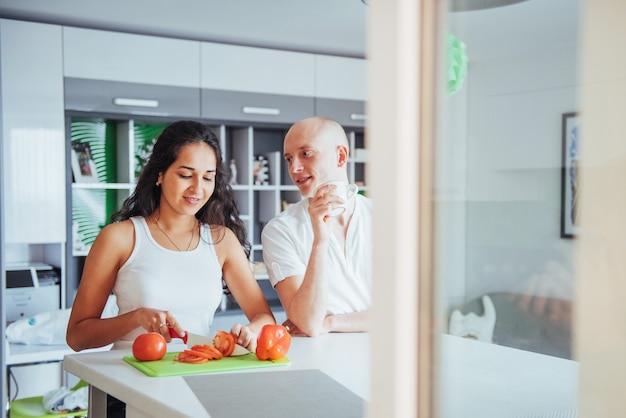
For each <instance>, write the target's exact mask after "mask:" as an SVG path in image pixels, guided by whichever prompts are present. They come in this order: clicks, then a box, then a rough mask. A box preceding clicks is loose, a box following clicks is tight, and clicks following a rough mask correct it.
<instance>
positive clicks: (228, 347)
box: [213, 331, 237, 357]
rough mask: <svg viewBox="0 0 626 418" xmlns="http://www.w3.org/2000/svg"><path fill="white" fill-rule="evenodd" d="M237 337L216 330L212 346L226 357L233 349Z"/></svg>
mask: <svg viewBox="0 0 626 418" xmlns="http://www.w3.org/2000/svg"><path fill="white" fill-rule="evenodd" d="M235 344H237V339H236V338H235V336H234V335H233V334H231V333H230V332H226V331H217V332H216V333H215V338H213V346H215V348H217V349H218V350H219V351H220V353H222V355H223V356H224V357H228V356H230V355H231V354H233V351H235Z"/></svg>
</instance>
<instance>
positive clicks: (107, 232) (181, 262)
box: [67, 121, 275, 351]
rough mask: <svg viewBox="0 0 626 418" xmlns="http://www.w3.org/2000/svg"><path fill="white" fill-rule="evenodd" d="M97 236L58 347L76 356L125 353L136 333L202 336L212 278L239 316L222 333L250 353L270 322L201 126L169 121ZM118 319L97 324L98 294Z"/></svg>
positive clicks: (210, 136)
mask: <svg viewBox="0 0 626 418" xmlns="http://www.w3.org/2000/svg"><path fill="white" fill-rule="evenodd" d="M112 220H114V221H117V222H115V223H112V224H110V225H107V226H106V227H105V228H103V229H102V231H101V232H100V234H99V235H98V237H97V238H96V240H95V242H94V243H93V245H92V247H91V251H90V252H89V255H88V256H87V259H86V262H85V267H84V270H83V276H82V279H81V282H80V285H79V287H78V292H77V294H76V298H75V300H74V304H73V307H72V313H71V316H70V319H69V323H68V329H67V343H68V344H69V345H70V347H72V348H73V349H74V350H76V351H80V350H84V349H87V348H94V347H102V346H105V345H108V344H111V343H115V344H114V348H124V347H130V346H131V345H132V342H133V341H134V339H135V338H136V337H137V336H138V335H140V334H142V333H145V332H151V331H153V332H158V333H160V334H162V335H163V336H164V337H165V339H166V340H167V341H168V342H169V341H171V338H170V334H169V330H168V325H170V326H171V327H173V328H174V329H175V330H176V331H177V332H178V333H179V334H180V335H182V333H184V332H185V331H190V332H193V333H197V334H202V335H206V336H209V335H210V334H209V326H210V324H211V322H212V321H213V316H214V313H215V311H216V309H217V307H218V306H219V303H220V301H221V298H222V278H223V280H224V282H225V283H226V285H227V286H228V288H229V290H230V292H231V293H232V294H233V296H234V297H235V299H236V300H237V301H238V303H239V305H240V306H241V308H242V310H243V312H244V314H245V315H246V317H247V318H248V319H249V321H250V323H249V324H248V325H242V324H234V325H233V326H232V328H231V330H230V331H231V332H232V333H234V334H235V335H238V340H239V341H238V342H239V344H240V345H243V346H244V347H247V348H248V349H251V350H253V349H254V347H255V344H256V336H257V334H258V333H259V332H260V330H261V328H262V327H263V325H265V324H273V323H275V319H274V316H273V315H272V311H271V310H270V308H269V305H268V304H267V301H266V300H265V297H264V295H263V292H262V291H261V289H260V287H259V285H258V283H257V282H256V280H255V278H254V276H253V274H252V272H251V269H250V266H249V263H248V259H247V255H248V253H249V248H250V246H249V244H248V242H247V241H246V232H245V228H244V225H243V223H242V221H241V220H240V218H239V211H238V209H237V205H236V202H235V198H234V195H233V193H232V189H231V188H230V186H229V185H228V175H227V173H226V170H225V168H224V167H223V164H222V156H221V152H220V147H219V144H218V141H217V138H216V136H215V134H214V133H213V132H211V130H210V129H209V128H208V126H206V125H204V124H202V123H199V122H194V121H178V122H174V123H172V124H171V125H169V126H168V127H167V128H165V130H164V131H163V133H162V134H161V135H160V136H159V138H158V140H157V142H156V143H155V145H154V149H153V151H152V155H151V156H150V159H149V161H148V162H147V164H146V166H145V167H144V170H143V172H142V174H141V176H140V177H139V179H138V181H137V187H136V189H135V192H134V193H133V194H132V195H131V196H130V197H129V198H128V199H127V200H126V201H125V202H124V205H123V207H122V209H121V210H120V211H119V212H117V213H115V214H114V215H113V216H112ZM111 293H114V294H115V295H116V297H117V304H118V307H119V313H118V315H117V316H115V317H113V318H107V319H101V314H102V311H103V309H104V306H105V303H106V301H107V298H108V296H109V295H110V294H111Z"/></svg>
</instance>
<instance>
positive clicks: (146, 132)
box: [133, 122, 168, 178]
mask: <svg viewBox="0 0 626 418" xmlns="http://www.w3.org/2000/svg"><path fill="white" fill-rule="evenodd" d="M167 125H168V124H167V123H140V122H135V124H134V126H133V131H134V132H133V134H134V139H135V178H138V177H139V174H141V170H143V167H144V165H146V163H147V162H148V158H149V157H150V154H152V147H153V146H154V143H155V142H156V140H157V138H158V137H159V135H161V132H163V129H165V127H166V126H167Z"/></svg>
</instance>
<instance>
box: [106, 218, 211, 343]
mask: <svg viewBox="0 0 626 418" xmlns="http://www.w3.org/2000/svg"><path fill="white" fill-rule="evenodd" d="M130 219H131V221H132V222H133V225H134V226H135V246H134V248H133V251H132V253H131V255H130V257H129V258H128V260H127V261H126V262H125V263H124V265H123V266H122V267H121V268H120V270H119V271H118V274H117V280H116V281H115V286H114V287H113V293H115V295H116V297H117V305H118V307H119V314H120V315H121V314H124V313H126V312H130V311H133V310H135V309H137V308H141V307H146V308H154V309H162V310H167V311H170V312H171V313H172V314H173V315H174V317H175V318H176V320H177V321H178V323H180V325H181V326H182V327H183V328H184V329H186V330H187V331H190V332H193V333H196V334H201V335H206V336H209V327H210V326H211V323H212V322H213V316H214V314H215V311H216V310H217V307H218V306H219V303H220V301H221V298H222V269H221V268H220V264H219V261H218V259H217V254H216V252H215V246H214V245H213V239H212V237H211V231H210V228H209V227H208V225H204V224H202V225H201V227H200V238H201V239H200V243H199V244H198V246H197V247H196V248H195V249H193V250H191V251H172V250H168V249H167V248H163V247H162V246H160V245H159V244H158V243H157V242H156V241H155V240H154V238H153V237H152V235H151V234H150V229H149V228H148V224H147V223H146V220H145V219H144V218H143V217H133V218H130ZM144 332H145V330H144V329H143V328H142V327H139V328H136V329H135V330H134V331H132V332H130V333H128V334H127V335H125V336H124V337H123V338H122V339H121V341H119V343H116V344H115V347H116V348H122V347H128V344H126V343H125V342H128V343H132V341H134V339H135V338H136V337H137V336H138V335H139V334H142V333H144Z"/></svg>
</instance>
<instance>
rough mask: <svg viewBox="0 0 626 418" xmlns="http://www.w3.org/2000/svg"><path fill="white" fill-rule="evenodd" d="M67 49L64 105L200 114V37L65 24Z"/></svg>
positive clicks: (84, 108) (110, 110) (156, 113)
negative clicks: (149, 34) (185, 38)
mask: <svg viewBox="0 0 626 418" xmlns="http://www.w3.org/2000/svg"><path fill="white" fill-rule="evenodd" d="M63 48H64V50H63V65H64V67H63V68H64V73H63V75H64V76H65V109H69V110H75V111H82V112H100V113H120V114H125V115H128V114H140V115H153V116H174V117H196V118H197V117H199V116H200V95H199V88H200V43H199V42H198V41H189V40H180V39H169V38H161V37H156V36H146V35H136V34H129V33H119V32H109V31H101V30H93V29H81V28H73V27H64V28H63ZM170 63H177V65H170Z"/></svg>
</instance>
